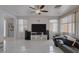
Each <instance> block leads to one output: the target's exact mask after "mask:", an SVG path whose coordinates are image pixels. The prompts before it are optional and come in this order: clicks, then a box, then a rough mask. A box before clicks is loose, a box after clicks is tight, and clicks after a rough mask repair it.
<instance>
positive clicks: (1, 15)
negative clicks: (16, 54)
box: [0, 10, 16, 37]
mask: <svg viewBox="0 0 79 59" xmlns="http://www.w3.org/2000/svg"><path fill="white" fill-rule="evenodd" d="M6 17H10V18H14V20H15V18H16V17H15V16H14V15H12V14H11V13H8V12H7V11H3V10H0V37H4V20H6ZM6 34H7V33H6Z"/></svg>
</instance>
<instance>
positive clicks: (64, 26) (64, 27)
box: [60, 13, 75, 34]
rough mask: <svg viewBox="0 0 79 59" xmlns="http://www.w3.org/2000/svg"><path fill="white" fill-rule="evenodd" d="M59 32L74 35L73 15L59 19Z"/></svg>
mask: <svg viewBox="0 0 79 59" xmlns="http://www.w3.org/2000/svg"><path fill="white" fill-rule="evenodd" d="M60 32H66V33H72V34H75V13H72V14H70V15H67V16H65V17H63V18H61V19H60Z"/></svg>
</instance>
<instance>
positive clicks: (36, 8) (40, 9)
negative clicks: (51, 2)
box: [29, 5, 48, 15]
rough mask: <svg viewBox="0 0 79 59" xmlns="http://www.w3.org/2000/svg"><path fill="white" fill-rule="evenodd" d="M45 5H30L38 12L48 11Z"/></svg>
mask: <svg viewBox="0 0 79 59" xmlns="http://www.w3.org/2000/svg"><path fill="white" fill-rule="evenodd" d="M44 7H45V5H35V6H34V7H29V8H31V9H33V10H34V11H35V13H37V14H39V15H40V14H41V13H42V12H48V11H47V10H45V9H44Z"/></svg>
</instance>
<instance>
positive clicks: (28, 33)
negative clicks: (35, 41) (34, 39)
mask: <svg viewBox="0 0 79 59" xmlns="http://www.w3.org/2000/svg"><path fill="white" fill-rule="evenodd" d="M25 40H31V32H30V31H25Z"/></svg>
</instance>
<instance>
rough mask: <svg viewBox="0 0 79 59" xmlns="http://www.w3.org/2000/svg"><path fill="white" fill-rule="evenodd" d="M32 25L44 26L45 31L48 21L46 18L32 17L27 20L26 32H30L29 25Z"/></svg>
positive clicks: (47, 27)
mask: <svg viewBox="0 0 79 59" xmlns="http://www.w3.org/2000/svg"><path fill="white" fill-rule="evenodd" d="M32 24H46V30H48V29H49V19H48V18H40V17H38V18H37V17H34V18H29V20H28V27H27V28H28V30H29V31H32V30H31V25H32Z"/></svg>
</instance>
